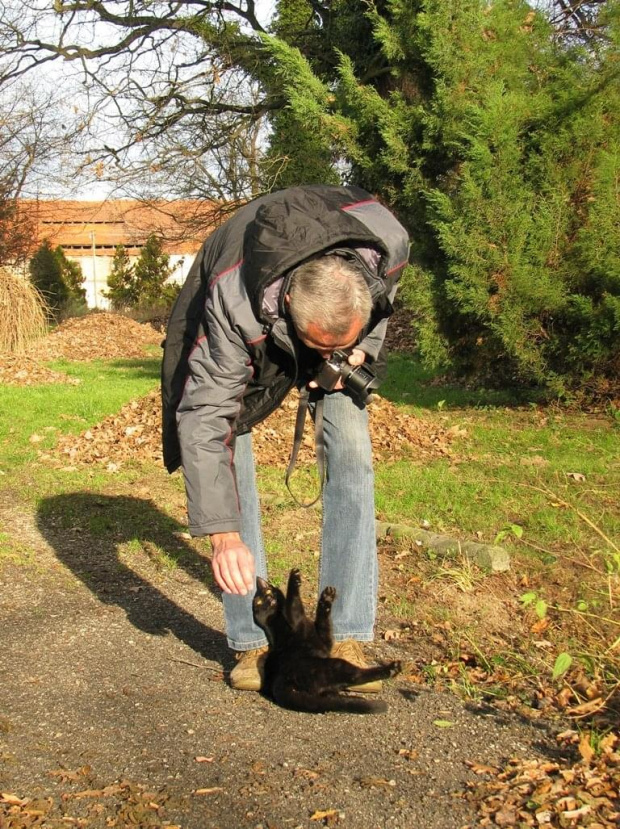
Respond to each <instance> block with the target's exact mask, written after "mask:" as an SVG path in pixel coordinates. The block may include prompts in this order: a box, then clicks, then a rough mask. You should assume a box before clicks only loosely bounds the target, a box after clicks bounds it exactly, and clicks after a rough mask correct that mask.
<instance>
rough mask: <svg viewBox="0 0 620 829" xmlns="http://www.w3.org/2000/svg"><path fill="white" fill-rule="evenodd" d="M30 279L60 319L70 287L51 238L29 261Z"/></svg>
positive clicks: (53, 313) (51, 310)
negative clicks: (65, 279)
mask: <svg viewBox="0 0 620 829" xmlns="http://www.w3.org/2000/svg"><path fill="white" fill-rule="evenodd" d="M29 271H30V281H31V282H32V284H33V285H34V286H35V288H37V290H38V291H40V293H41V294H42V295H43V297H44V298H45V300H46V302H47V304H48V306H49V308H50V312H51V314H52V316H53V317H54V318H55V319H58V318H59V316H60V314H61V312H62V309H63V307H64V306H65V304H66V302H67V300H68V299H69V289H68V288H67V286H66V284H65V282H64V280H63V278H62V268H61V265H60V262H59V260H58V257H57V256H56V255H55V253H54V249H53V248H52V245H51V244H50V241H49V239H46V240H45V241H44V242H43V243H42V244H41V246H40V247H39V249H38V250H37V252H36V253H35V254H34V256H33V257H32V259H31V260H30V263H29Z"/></svg>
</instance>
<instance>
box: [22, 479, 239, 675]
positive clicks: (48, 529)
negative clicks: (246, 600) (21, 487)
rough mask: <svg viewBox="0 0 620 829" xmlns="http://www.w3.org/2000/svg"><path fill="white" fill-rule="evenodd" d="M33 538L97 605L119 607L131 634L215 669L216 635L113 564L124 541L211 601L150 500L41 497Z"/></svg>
mask: <svg viewBox="0 0 620 829" xmlns="http://www.w3.org/2000/svg"><path fill="white" fill-rule="evenodd" d="M37 524H38V527H39V530H40V532H41V533H42V535H43V536H44V537H45V538H46V540H47V541H48V543H49V544H50V546H51V547H52V548H53V549H54V551H55V553H56V555H57V557H58V559H59V560H60V561H61V562H62V563H63V564H65V565H66V566H67V567H68V568H69V569H70V570H71V571H72V572H73V573H74V574H75V575H76V576H77V577H78V578H79V579H80V580H81V581H82V582H83V583H84V584H85V585H86V586H87V587H88V588H89V589H90V590H91V591H92V592H93V593H94V595H95V596H97V598H98V599H99V600H100V601H101V602H103V603H104V604H116V605H118V606H119V607H122V608H123V610H124V611H125V613H126V614H127V618H128V619H129V621H130V622H131V623H132V624H133V625H135V627H137V628H139V629H140V630H143V631H145V632H146V633H151V634H153V635H155V636H162V635H165V634H167V633H171V634H173V635H174V636H176V637H177V638H178V639H179V640H180V641H181V642H184V643H185V644H186V645H188V646H189V647H190V648H192V650H194V651H196V653H197V654H200V656H202V657H204V658H206V659H211V660H217V661H219V662H222V663H226V662H228V661H229V659H227V654H228V647H227V644H226V638H225V636H224V635H223V633H222V632H221V631H218V630H215V629H214V628H211V627H209V626H207V625H205V624H203V623H202V622H200V621H199V620H198V619H196V618H195V616H193V615H192V614H191V613H188V612H187V611H186V610H184V609H183V608H182V607H179V605H177V604H176V603H175V602H174V601H172V600H171V599H169V598H168V597H167V596H165V595H164V594H163V593H162V592H161V591H160V590H159V589H158V588H157V587H155V586H154V585H153V584H151V582H150V581H147V580H146V579H145V578H143V576H141V575H138V574H137V573H136V572H135V571H134V570H133V569H131V567H130V566H128V565H127V564H125V563H124V561H122V560H121V558H120V555H119V547H120V545H122V544H126V543H127V542H130V547H131V546H132V545H136V547H137V548H139V549H140V551H142V552H146V554H147V555H149V553H151V554H152V555H151V557H152V558H153V559H154V563H155V565H156V566H158V564H159V566H161V559H162V558H163V557H166V558H167V559H168V560H169V561H171V562H172V563H173V565H174V566H176V567H179V568H181V569H183V570H184V571H185V572H186V573H187V574H188V575H190V576H191V577H192V578H194V579H196V581H197V582H198V583H199V584H200V586H201V587H203V588H204V587H206V588H207V589H209V590H210V591H211V592H212V593H213V594H214V595H216V596H218V599H219V596H220V593H219V591H218V590H216V589H215V587H214V585H213V580H212V578H211V570H210V567H209V564H208V563H207V562H206V561H205V560H204V559H203V558H201V557H200V556H199V555H198V554H197V553H196V551H195V550H194V549H192V547H191V546H190V545H189V544H187V543H186V542H185V541H184V540H183V539H182V538H181V537H180V535H179V533H180V532H181V531H182V530H183V529H184V528H183V527H182V526H181V525H180V524H178V522H176V521H175V520H174V519H172V518H170V517H169V516H167V515H165V514H164V513H162V512H161V511H160V510H158V509H157V508H156V507H155V505H154V504H153V502H152V501H150V500H147V499H142V498H133V497H128V496H125V495H117V496H111V495H97V494H94V493H89V492H75V493H71V494H68V495H56V496H53V497H50V498H45V499H44V500H43V501H42V503H41V505H40V507H39V510H38V514H37Z"/></svg>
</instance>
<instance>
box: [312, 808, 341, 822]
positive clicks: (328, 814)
mask: <svg viewBox="0 0 620 829" xmlns="http://www.w3.org/2000/svg"><path fill="white" fill-rule="evenodd" d="M338 815H339V812H338V809H325V810H324V811H321V810H318V811H316V812H315V813H314V814H313V815H310V820H331V819H333V818H337V817H338Z"/></svg>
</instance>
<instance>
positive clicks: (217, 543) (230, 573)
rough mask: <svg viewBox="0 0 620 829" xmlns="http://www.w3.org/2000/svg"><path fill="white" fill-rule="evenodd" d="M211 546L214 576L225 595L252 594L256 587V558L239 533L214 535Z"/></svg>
mask: <svg viewBox="0 0 620 829" xmlns="http://www.w3.org/2000/svg"><path fill="white" fill-rule="evenodd" d="M211 546H212V547H213V556H212V558H211V567H212V568H213V575H214V577H215V581H216V582H217V583H218V585H219V586H220V587H221V588H222V590H223V591H224V593H236V594H237V595H240V596H246V595H247V594H248V593H251V592H252V591H253V590H254V587H255V576H254V556H253V555H252V553H251V552H250V550H249V549H248V548H247V547H246V546H245V544H244V543H243V541H241V538H240V536H239V533H214V534H213V535H212V536H211Z"/></svg>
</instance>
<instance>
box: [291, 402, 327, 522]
mask: <svg viewBox="0 0 620 829" xmlns="http://www.w3.org/2000/svg"><path fill="white" fill-rule="evenodd" d="M311 394H312V398H313V403H314V404H315V407H314V444H315V451H316V464H317V467H318V469H319V482H320V489H319V494H318V495H317V496H316V498H315V499H314V500H313V501H309V502H308V503H303V501H300V500H299V499H298V498H297V497H296V495H294V494H293V491H292V489H291V487H290V483H289V481H290V479H291V475H292V474H293V470H294V469H295V464H296V463H297V455H298V454H299V448H300V446H301V441H302V438H303V436H304V426H305V423H306V417H307V414H308V409H309V406H310V395H311ZM324 399H325V393H324V392H323V390H322V389H312V391H310V390H309V389H307V388H304V389H301V390H300V392H299V406H298V407H297V417H296V419H295V434H294V436H293V448H292V449H291V457H290V460H289V462H288V467H287V469H286V475H285V477H284V481H285V483H286V488H287V489H288V491H289V492H290V494H291V496H292V498H293V500H294V501H295V503H296V504H298V505H299V506H300V507H313V506H314V505H315V504H316V503H317V501H318V500H319V499H320V498H321V495H322V494H323V485H324V483H325V440H324V438H323V402H324Z"/></svg>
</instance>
